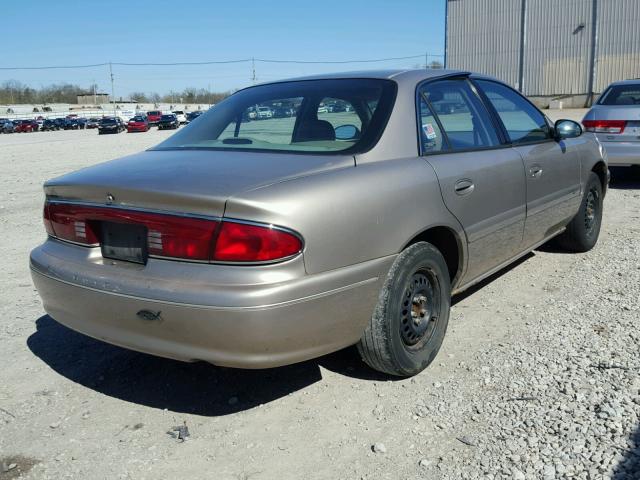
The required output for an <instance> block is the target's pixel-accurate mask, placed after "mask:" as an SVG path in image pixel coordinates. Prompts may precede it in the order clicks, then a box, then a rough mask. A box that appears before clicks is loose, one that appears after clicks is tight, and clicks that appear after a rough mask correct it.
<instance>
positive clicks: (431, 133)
mask: <svg viewBox="0 0 640 480" xmlns="http://www.w3.org/2000/svg"><path fill="white" fill-rule="evenodd" d="M422 130H424V134H425V135H426V137H427V138H428V139H429V140H433V139H434V138H436V137H437V136H438V134H437V133H436V131H435V130H434V129H433V125H431V124H430V123H425V124H423V125H422Z"/></svg>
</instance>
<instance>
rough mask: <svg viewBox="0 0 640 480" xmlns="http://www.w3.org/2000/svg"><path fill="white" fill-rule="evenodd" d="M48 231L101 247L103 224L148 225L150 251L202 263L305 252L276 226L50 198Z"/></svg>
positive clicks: (299, 242)
mask: <svg viewBox="0 0 640 480" xmlns="http://www.w3.org/2000/svg"><path fill="white" fill-rule="evenodd" d="M43 217H44V224H45V228H46V230H47V233H48V234H49V235H51V236H54V237H57V238H59V239H61V240H68V241H71V242H74V243H79V244H82V245H88V246H89V245H98V244H99V242H100V236H101V235H100V228H101V224H102V223H101V222H115V223H124V224H127V223H130V224H135V225H142V226H144V227H145V228H146V229H147V248H148V252H149V255H155V256H160V257H169V258H178V259H185V260H198V261H214V262H215V261H218V262H245V263H247V262H248V263H251V262H254V263H255V262H269V261H274V260H280V259H283V258H287V257H291V256H293V255H295V254H297V253H299V252H300V251H302V247H303V245H302V240H301V239H300V238H299V237H298V236H297V235H295V234H293V233H291V232H288V231H285V230H282V229H280V228H277V227H273V226H271V225H256V224H245V223H236V222H233V221H226V220H225V221H223V222H220V221H218V220H211V219H206V218H196V217H187V216H181V215H172V214H161V213H153V212H144V211H136V210H127V209H120V208H111V207H100V206H89V205H76V204H72V203H56V202H51V203H49V202H47V203H45V206H44V215H43Z"/></svg>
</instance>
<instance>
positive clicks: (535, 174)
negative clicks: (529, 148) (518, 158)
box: [529, 165, 542, 178]
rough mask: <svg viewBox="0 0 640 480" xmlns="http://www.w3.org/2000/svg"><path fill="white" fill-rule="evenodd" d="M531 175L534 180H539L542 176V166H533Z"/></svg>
mask: <svg viewBox="0 0 640 480" xmlns="http://www.w3.org/2000/svg"><path fill="white" fill-rule="evenodd" d="M529 175H531V176H532V177H533V178H538V177H540V176H541V175H542V167H541V166H540V165H532V166H531V168H530V169H529Z"/></svg>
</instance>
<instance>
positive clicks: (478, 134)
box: [418, 78, 526, 282]
mask: <svg viewBox="0 0 640 480" xmlns="http://www.w3.org/2000/svg"><path fill="white" fill-rule="evenodd" d="M418 95H419V98H418V106H419V115H420V117H419V128H420V137H421V142H420V143H421V154H422V155H423V156H424V158H425V159H426V160H427V161H428V162H429V163H430V164H431V165H432V166H433V168H434V170H435V172H436V175H437V176H438V180H439V182H440V188H441V190H442V197H443V200H444V202H445V205H446V206H447V208H448V209H449V211H450V212H451V213H452V214H453V215H455V216H456V218H457V219H458V221H459V222H460V223H461V224H462V226H463V227H464V230H465V232H466V235H467V242H468V251H469V259H468V263H467V271H466V274H465V276H464V279H463V282H467V281H470V280H472V279H474V278H476V277H478V276H480V275H482V274H483V273H486V272H488V271H489V270H491V269H493V268H495V267H497V266H498V265H500V264H502V263H504V262H505V261H507V260H509V259H510V258H512V257H513V256H515V255H516V254H517V253H518V252H519V248H520V247H521V243H522V234H523V230H524V223H525V215H526V204H525V202H526V197H525V174H524V166H523V163H522V158H521V157H520V155H519V154H518V153H517V152H516V151H514V150H513V149H511V148H509V147H508V146H506V145H504V139H503V138H502V137H501V133H500V132H499V131H498V130H497V128H496V126H497V125H496V124H495V123H494V120H493V119H492V118H491V116H490V115H489V113H488V111H487V110H486V109H485V107H484V105H483V104H482V102H481V100H480V98H479V97H478V95H477V92H476V91H475V90H474V87H473V85H472V84H471V83H470V82H469V81H468V80H467V79H465V78H460V79H443V80H436V81H430V82H427V83H425V84H423V85H421V86H420V88H419V89H418Z"/></svg>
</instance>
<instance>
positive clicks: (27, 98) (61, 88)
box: [0, 80, 231, 104]
mask: <svg viewBox="0 0 640 480" xmlns="http://www.w3.org/2000/svg"><path fill="white" fill-rule="evenodd" d="M94 88H96V90H97V86H95V85H90V86H89V88H83V87H81V86H79V85H74V84H71V83H57V84H52V85H48V86H44V87H40V88H33V87H30V86H28V85H25V84H23V83H21V82H19V81H17V80H7V81H5V82H3V83H1V84H0V104H23V103H26V104H43V103H76V102H77V100H78V98H77V97H78V95H92V94H93V92H94ZM230 93H231V92H222V93H221V92H209V91H208V90H206V89H204V88H195V87H188V88H185V89H184V90H181V91H170V92H168V93H166V94H164V95H160V94H159V93H145V92H133V93H131V94H130V95H129V96H128V97H125V96H123V97H122V98H123V101H124V100H132V101H134V102H137V103H218V102H219V101H220V100H222V99H224V98H226V97H228V96H229V95H230ZM117 99H118V100H119V99H120V96H118V97H117Z"/></svg>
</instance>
